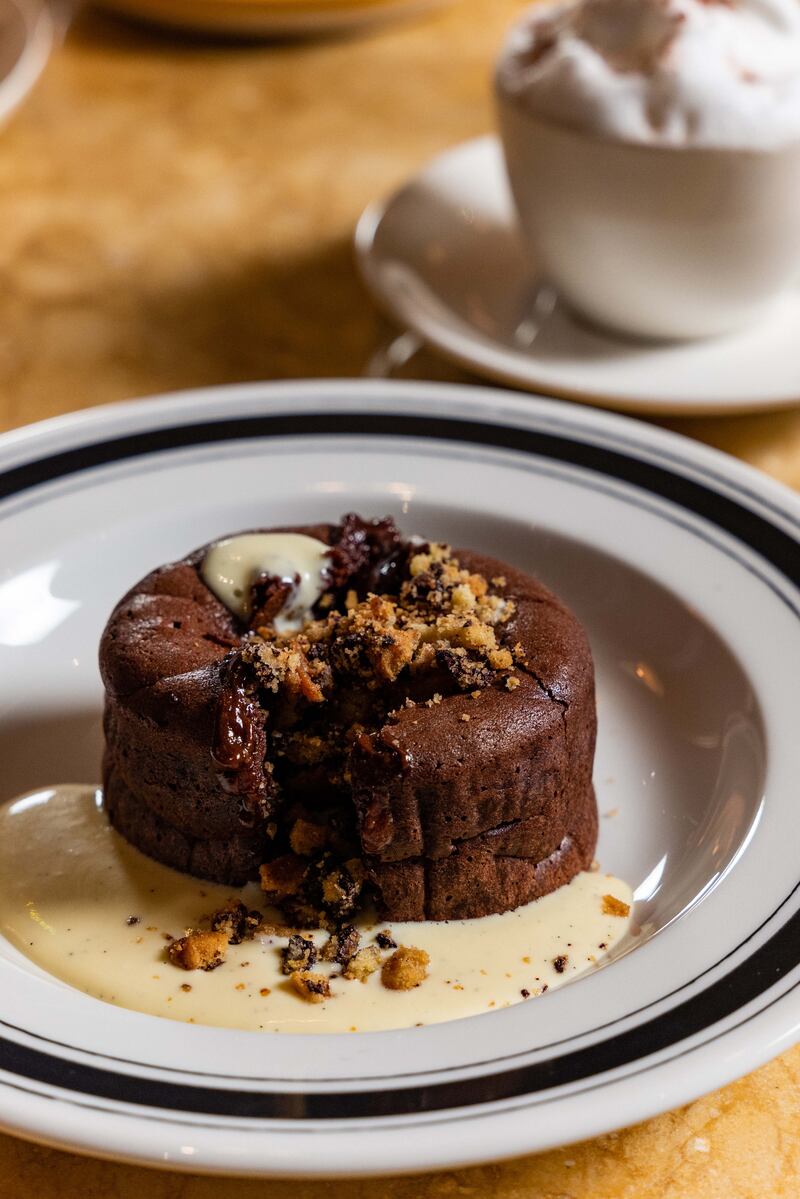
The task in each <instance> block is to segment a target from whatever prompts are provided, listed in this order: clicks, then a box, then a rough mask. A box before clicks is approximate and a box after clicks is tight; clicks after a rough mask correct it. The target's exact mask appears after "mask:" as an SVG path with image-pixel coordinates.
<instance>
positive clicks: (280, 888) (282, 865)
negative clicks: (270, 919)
mask: <svg viewBox="0 0 800 1199" xmlns="http://www.w3.org/2000/svg"><path fill="white" fill-rule="evenodd" d="M307 870H308V862H304V861H303V859H302V858H299V857H297V856H296V855H295V854H293V853H287V854H284V856H283V857H282V858H275V859H274V861H272V862H265V863H264V865H263V866H261V867H260V869H259V874H260V875H261V890H262V891H266V893H267V895H275V896H278V897H280V896H282V895H296V894H297V892H298V891H299V890H300V886H301V884H302V882H303V879H304V878H305V875H306V871H307Z"/></svg>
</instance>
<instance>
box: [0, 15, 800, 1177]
mask: <svg viewBox="0 0 800 1199" xmlns="http://www.w3.org/2000/svg"><path fill="white" fill-rule="evenodd" d="M519 8H520V4H519V3H518V2H515V0H461V2H460V3H459V4H458V5H457V6H456V7H454V8H453V9H452V10H450V11H449V12H444V13H442V14H438V15H435V16H431V17H428V18H426V19H424V20H420V21H417V22H415V23H413V24H404V25H399V26H396V27H394V28H391V29H387V30H385V31H383V32H381V33H378V34H372V35H371V36H369V37H365V38H353V39H342V40H335V41H327V42H318V43H315V44H306V45H289V44H287V45H283V46H272V47H269V46H238V47H234V46H230V45H228V46H222V45H213V44H209V43H194V44H186V43H184V44H180V43H179V42H177V41H175V40H172V39H170V38H168V37H159V36H157V35H152V34H149V33H145V32H141V31H137V30H135V29H133V28H128V27H125V26H123V25H120V24H116V23H114V22H112V21H111V20H110V19H108V20H107V19H104V18H101V17H97V16H92V15H91V14H88V13H87V14H85V15H84V16H83V17H81V18H80V19H79V20H78V21H77V23H76V25H75V27H74V28H73V30H72V32H71V34H70V36H69V38H68V40H67V44H66V46H65V47H64V48H63V49H62V50H61V51H60V52H59V53H58V54H57V56H56V57H55V58H54V60H53V61H52V63H51V64H50V66H49V68H48V70H47V72H46V74H45V77H44V79H43V81H42V82H41V84H40V86H39V87H38V88H37V90H36V92H35V93H34V94H33V96H32V97H31V98H30V100H29V101H28V103H27V104H26V105H25V107H24V108H23V110H22V111H21V112H20V113H19V114H18V116H17V117H16V118H15V120H14V121H13V122H12V124H11V125H9V126H8V128H7V129H5V130H4V131H3V132H2V135H0V278H1V279H2V286H0V428H11V427H13V426H16V425H19V424H23V423H25V422H28V421H33V420H38V419H40V418H42V417H46V416H52V415H55V414H57V413H61V412H67V411H69V410H71V409H74V408H80V407H85V406H88V405H92V404H100V403H103V402H105V401H108V400H116V399H121V398H130V397H132V396H137V395H144V394H147V393H153V392H159V391H163V390H166V389H171V388H179V387H189V386H195V385H198V384H212V383H222V382H230V381H234V380H245V379H262V378H289V377H295V376H323V375H339V376H342V375H350V376H352V375H359V374H361V373H362V371H363V370H364V367H365V365H366V363H367V362H368V361H369V359H370V357H371V356H372V355H373V354H374V352H375V351H376V350H377V349H378V348H379V347H380V346H381V344H382V343H383V342H384V341H385V339H386V338H387V336H388V335H389V330H388V327H387V326H386V325H385V324H384V323H383V322H382V321H381V319H380V318H379V317H378V316H377V315H376V313H375V311H374V309H373V307H372V305H371V304H370V302H369V300H368V298H367V296H366V295H365V293H364V291H363V289H362V287H361V285H360V283H359V282H358V279H357V277H356V274H355V271H354V269H353V263H352V253H351V249H350V237H351V233H352V229H353V225H354V222H355V220H356V217H357V216H358V214H359V212H360V211H361V209H362V207H363V206H364V205H365V204H366V203H367V202H368V201H369V200H372V199H374V198H375V197H376V196H377V195H379V194H381V193H383V192H384V191H386V190H387V189H389V188H391V187H392V186H394V185H395V184H397V183H399V182H400V181H401V180H402V179H403V178H404V176H406V175H407V174H408V173H409V172H410V171H411V170H412V169H414V168H415V167H416V166H417V165H418V164H419V163H421V162H422V161H423V160H424V159H425V158H427V157H429V156H430V155H432V154H435V153H436V152H437V151H438V150H440V149H442V148H444V147H445V146H447V145H450V144H452V143H454V142H457V141H459V140H461V139H463V138H467V137H471V136H473V135H475V134H479V133H482V132H485V131H486V130H487V129H489V128H490V124H491V110H490V104H489V95H488V87H487V79H488V69H489V64H490V61H491V57H492V54H493V53H494V50H495V48H496V46H497V44H498V42H499V39H500V37H501V34H502V31H503V29H504V27H505V26H506V25H507V23H508V21H509V19H510V18H511V17H512V16H513V15H514V13H515V12H516V11H518V10H519ZM411 371H412V373H413V375H414V376H416V377H428V378H456V377H461V378H464V377H465V376H458V375H457V373H456V372H455V371H453V369H452V368H449V367H447V366H444V365H443V364H441V363H440V362H438V361H437V360H436V359H435V358H434V357H433V356H429V355H426V354H422V355H419V356H418V357H417V358H416V359H415V360H414V361H413V364H412V367H411ZM673 427H679V428H681V429H682V430H683V431H684V432H687V433H689V434H691V435H694V436H697V437H700V438H702V439H703V440H706V441H708V442H710V443H712V444H714V445H717V446H720V447H722V448H724V449H727V450H730V451H731V452H733V453H736V454H739V455H740V456H741V457H743V458H746V459H748V460H749V461H751V462H753V463H755V464H756V465H758V466H760V467H761V468H763V469H764V470H766V471H768V472H769V473H770V474H772V475H774V476H775V477H776V478H779V479H782V480H783V481H785V482H787V483H789V484H791V485H794V486H797V487H800V410H798V411H795V412H791V413H784V414H782V415H761V416H758V417H740V418H737V419H716V420H702V421H686V422H682V423H681V424H680V425H678V424H675V425H674V426H673ZM412 1152H413V1148H412ZM145 1190H146V1191H147V1193H148V1194H149V1195H150V1196H151V1199H162V1197H164V1199H166V1196H170V1197H171V1199H173V1197H175V1199H201V1197H202V1199H206V1197H211V1196H214V1197H215V1199H228V1197H229V1196H237V1197H238V1199H248V1197H249V1196H253V1199H255V1196H259V1199H289V1196H291V1197H292V1199H303V1196H305V1195H306V1194H308V1195H309V1196H310V1195H312V1194H313V1195H315V1196H316V1195H318V1194H319V1187H318V1186H313V1187H312V1186H308V1187H306V1186H304V1185H296V1184H282V1183H276V1184H262V1183H252V1182H251V1183H245V1182H234V1181H227V1182H226V1181H221V1180H209V1179H206V1180H203V1179H196V1178H189V1177H187V1176H183V1177H180V1178H177V1177H175V1176H172V1175H167V1174H165V1173H160V1172H144V1171H142V1170H138V1169H134V1168H131V1167H126V1166H117V1165H112V1164H109V1163H102V1162H91V1161H89V1160H84V1159H80V1158H77V1157H73V1156H71V1155H68V1154H61V1153H55V1152H53V1151H50V1150H46V1149H42V1148H39V1147H36V1146H33V1145H29V1144H25V1143H23V1142H21V1141H17V1140H14V1139H12V1138H10V1137H3V1136H0V1196H1V1197H2V1199H17V1197H19V1199H23V1197H24V1199H29V1196H32V1195H36V1196H37V1197H38V1199H50V1197H51V1196H52V1197H53V1199H55V1197H56V1196H58V1197H59V1199H78V1197H80V1199H84V1197H86V1196H92V1197H94V1196H97V1197H98V1199H106V1197H109V1199H110V1197H112V1196H113V1199H133V1197H134V1196H138V1195H140V1194H142V1193H144V1192H145ZM326 1193H327V1194H328V1195H329V1196H330V1199H365V1197H366V1196H367V1195H368V1194H369V1195H375V1194H377V1195H387V1196H388V1195H391V1196H397V1197H398V1199H400V1197H401V1196H402V1197H403V1199H405V1197H409V1199H410V1197H411V1196H414V1197H415V1199H416V1197H417V1196H444V1195H454V1196H457V1195H467V1196H475V1197H477V1199H484V1197H486V1199H488V1197H490V1196H492V1197H497V1199H606V1197H609V1199H610V1197H614V1199H621V1197H627V1196H631V1197H632V1199H633V1197H635V1199H678V1197H681V1199H685V1197H691V1199H712V1197H713V1199H717V1197H719V1199H722V1197H723V1196H724V1199H738V1197H745V1196H747V1197H750V1196H752V1197H753V1199H756V1197H757V1199H767V1197H770V1199H779V1197H781V1196H800V1049H796V1050H794V1051H793V1052H792V1053H789V1054H787V1055H785V1056H784V1057H783V1058H782V1059H780V1060H778V1061H776V1062H773V1063H772V1064H770V1065H768V1066H766V1067H765V1068H763V1069H762V1070H760V1071H758V1072H757V1073H756V1074H754V1075H753V1076H751V1077H750V1078H748V1079H744V1080H742V1081H740V1082H738V1083H736V1084H734V1085H733V1086H731V1087H727V1088H726V1089H725V1090H723V1091H721V1092H719V1093H718V1094H716V1095H714V1096H711V1097H708V1098H706V1099H702V1100H700V1101H699V1102H697V1103H695V1104H693V1105H691V1106H690V1107H689V1108H687V1109H685V1110H683V1111H681V1112H678V1113H674V1114H672V1115H668V1116H663V1117H661V1118H659V1119H656V1120H652V1121H649V1122H648V1123H646V1124H644V1125H641V1126H640V1127H638V1128H635V1129H632V1130H629V1131H627V1132H623V1133H620V1134H618V1135H614V1136H611V1137H604V1138H601V1139H600V1140H598V1141H594V1142H591V1143H589V1144H586V1145H581V1146H577V1147H572V1148H570V1149H567V1150H559V1151H556V1152H553V1153H548V1154H545V1155H543V1156H540V1157H535V1158H527V1159H524V1160H522V1161H518V1162H514V1163H511V1164H507V1165H502V1166H494V1167H486V1168H483V1169H477V1170H468V1171H464V1172H458V1173H451V1174H446V1175H436V1176H430V1177H428V1178H426V1179H425V1180H424V1181H423V1180H420V1179H414V1180H397V1181H393V1182H385V1183H383V1182H382V1183H379V1184H374V1183H336V1184H330V1185H326Z"/></svg>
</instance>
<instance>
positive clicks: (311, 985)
mask: <svg viewBox="0 0 800 1199" xmlns="http://www.w3.org/2000/svg"><path fill="white" fill-rule="evenodd" d="M291 981H292V986H293V987H294V989H295V991H297V994H298V995H299V996H300V998H301V999H305V1000H306V1002H307V1003H323V1002H324V1000H326V999H331V998H332V995H331V987H330V983H329V982H328V979H327V977H326V975H324V974H311V973H309V972H308V971H307V970H298V971H296V973H294V974H293V975H292V980H291Z"/></svg>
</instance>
